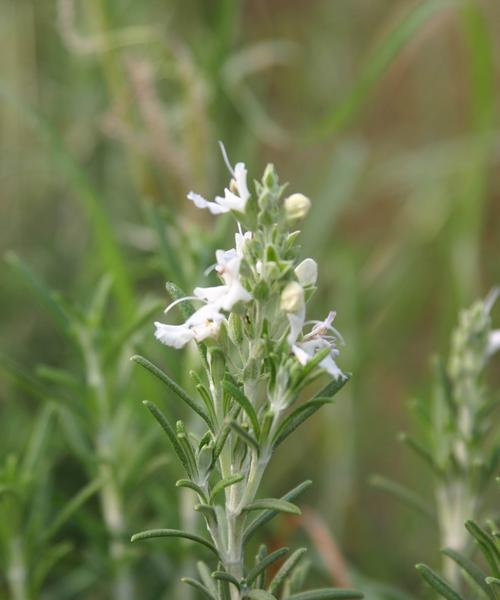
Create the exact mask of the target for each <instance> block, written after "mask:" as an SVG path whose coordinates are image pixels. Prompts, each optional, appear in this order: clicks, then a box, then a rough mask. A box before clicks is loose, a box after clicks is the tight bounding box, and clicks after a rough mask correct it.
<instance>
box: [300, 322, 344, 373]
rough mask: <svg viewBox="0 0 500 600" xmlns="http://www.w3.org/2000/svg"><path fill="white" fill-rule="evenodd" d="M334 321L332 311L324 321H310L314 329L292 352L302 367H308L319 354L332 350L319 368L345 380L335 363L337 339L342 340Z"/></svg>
mask: <svg viewBox="0 0 500 600" xmlns="http://www.w3.org/2000/svg"><path fill="white" fill-rule="evenodd" d="M334 319H335V312H333V311H331V312H330V313H328V316H327V317H326V319H325V320H324V321H308V323H311V324H313V325H314V327H313V328H312V329H311V331H310V332H309V333H307V334H305V335H304V337H303V338H302V340H301V341H300V342H295V343H294V344H293V345H292V352H293V353H294V354H295V356H296V357H297V360H298V361H299V362H300V364H301V365H306V364H307V363H308V362H309V361H310V360H311V359H312V358H314V356H315V355H316V354H317V353H318V352H320V351H321V350H323V349H325V348H330V352H329V354H328V355H327V356H326V357H325V358H324V359H323V360H322V361H321V362H320V363H319V366H320V367H321V368H322V369H324V370H325V371H326V372H327V373H329V374H330V375H331V376H332V377H334V378H335V379H343V378H345V375H344V374H343V373H342V371H341V370H340V369H339V367H338V366H337V364H336V362H335V358H336V357H337V356H338V355H339V351H338V349H337V347H336V342H337V339H342V338H341V337H340V334H339V333H338V331H337V330H336V329H335V328H334V327H333V326H332V323H333V320H334Z"/></svg>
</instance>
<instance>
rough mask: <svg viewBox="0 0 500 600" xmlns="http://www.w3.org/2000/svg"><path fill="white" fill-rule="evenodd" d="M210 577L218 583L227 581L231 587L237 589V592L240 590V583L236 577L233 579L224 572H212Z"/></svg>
mask: <svg viewBox="0 0 500 600" xmlns="http://www.w3.org/2000/svg"><path fill="white" fill-rule="evenodd" d="M212 577H213V578H214V579H217V580H218V581H227V582H228V583H230V584H231V585H234V587H235V588H237V589H238V590H240V589H241V586H240V583H239V581H238V580H237V579H236V577H233V576H232V575H230V574H229V573H226V571H214V572H213V573H212Z"/></svg>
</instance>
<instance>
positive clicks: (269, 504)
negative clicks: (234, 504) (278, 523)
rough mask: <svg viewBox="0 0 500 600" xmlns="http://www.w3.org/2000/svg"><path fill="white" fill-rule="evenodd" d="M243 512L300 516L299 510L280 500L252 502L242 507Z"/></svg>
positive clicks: (293, 505) (265, 499)
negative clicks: (255, 511)
mask: <svg viewBox="0 0 500 600" xmlns="http://www.w3.org/2000/svg"><path fill="white" fill-rule="evenodd" d="M243 510H246V511H247V512H250V511H252V510H273V511H276V512H283V513H287V514H289V515H300V514H302V512H301V510H300V508H299V507H298V506H296V505H295V504H292V503H291V502H288V501H287V500H282V499H281V498H261V499H260V500H254V501H253V502H250V504H247V505H246V506H244V507H243Z"/></svg>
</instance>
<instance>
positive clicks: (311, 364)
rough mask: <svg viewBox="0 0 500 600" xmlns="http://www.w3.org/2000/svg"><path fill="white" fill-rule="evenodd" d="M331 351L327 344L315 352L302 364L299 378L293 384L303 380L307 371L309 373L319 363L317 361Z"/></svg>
mask: <svg viewBox="0 0 500 600" xmlns="http://www.w3.org/2000/svg"><path fill="white" fill-rule="evenodd" d="M331 351H332V349H331V348H330V346H328V347H327V348H323V350H320V351H319V352H317V353H316V354H315V355H314V356H313V357H312V358H311V360H310V361H309V362H307V363H306V364H305V365H304V367H303V369H302V371H301V373H300V376H299V378H298V379H297V381H296V382H295V385H296V386H297V385H299V384H300V383H301V382H303V381H304V379H305V378H306V377H307V376H308V375H309V373H311V371H314V369H315V368H316V367H317V366H318V365H319V363H320V362H321V361H322V360H323V359H324V358H326V357H327V356H328V355H329V354H330V353H331Z"/></svg>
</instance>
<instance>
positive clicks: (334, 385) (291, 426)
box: [274, 376, 350, 446]
mask: <svg viewBox="0 0 500 600" xmlns="http://www.w3.org/2000/svg"><path fill="white" fill-rule="evenodd" d="M349 379H350V377H349V376H347V377H346V378H342V379H333V380H332V381H330V383H328V384H327V385H326V386H325V387H324V388H323V389H322V390H321V391H320V392H319V393H318V394H316V395H315V396H314V398H313V399H312V400H310V401H309V402H308V403H306V404H307V408H306V407H305V408H303V409H302V410H300V412H299V413H298V414H297V415H296V416H295V417H294V418H292V419H290V420H289V421H287V425H286V428H284V427H283V426H282V427H280V430H279V435H277V436H276V438H275V442H274V445H275V446H279V445H280V444H281V443H282V442H283V441H284V440H285V439H286V438H287V437H288V436H289V435H290V434H291V433H292V432H293V431H295V430H296V429H297V427H299V425H301V424H302V423H303V422H304V421H306V420H307V419H309V417H311V416H312V415H313V414H314V413H315V412H316V411H317V410H319V409H320V408H321V407H322V406H323V405H324V404H325V402H326V399H330V398H332V397H333V396H334V395H335V394H336V393H337V392H339V391H340V390H341V389H342V388H343V387H344V385H345V384H346V383H347V382H348V381H349ZM300 408H301V407H299V409H300Z"/></svg>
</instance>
